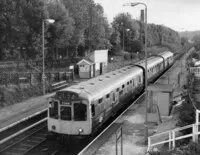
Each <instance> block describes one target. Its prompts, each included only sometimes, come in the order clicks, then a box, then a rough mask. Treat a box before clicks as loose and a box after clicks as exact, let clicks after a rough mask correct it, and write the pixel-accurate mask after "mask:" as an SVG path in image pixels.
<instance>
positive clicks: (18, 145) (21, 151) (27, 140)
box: [0, 121, 47, 155]
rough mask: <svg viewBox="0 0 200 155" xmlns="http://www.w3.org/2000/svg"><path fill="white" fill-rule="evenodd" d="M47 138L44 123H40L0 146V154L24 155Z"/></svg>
mask: <svg viewBox="0 0 200 155" xmlns="http://www.w3.org/2000/svg"><path fill="white" fill-rule="evenodd" d="M46 136H47V125H46V121H42V122H41V123H39V124H38V125H36V126H34V127H33V128H31V129H29V130H27V131H26V132H23V133H22V134H20V135H18V136H16V137H15V138H13V139H12V140H10V141H8V142H6V143H4V145H3V146H1V150H0V154H3V155H4V154H5V155H25V154H28V152H30V151H31V150H32V149H33V148H35V147H37V146H38V145H40V144H41V143H43V142H44V141H46Z"/></svg>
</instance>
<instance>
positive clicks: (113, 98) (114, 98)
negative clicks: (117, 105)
mask: <svg viewBox="0 0 200 155" xmlns="http://www.w3.org/2000/svg"><path fill="white" fill-rule="evenodd" d="M113 101H115V94H114V93H113Z"/></svg>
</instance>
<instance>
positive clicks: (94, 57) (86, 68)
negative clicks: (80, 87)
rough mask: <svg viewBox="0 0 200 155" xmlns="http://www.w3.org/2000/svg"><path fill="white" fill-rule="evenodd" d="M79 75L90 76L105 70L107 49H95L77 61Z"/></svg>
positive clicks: (81, 76) (82, 76) (100, 73)
mask: <svg viewBox="0 0 200 155" xmlns="http://www.w3.org/2000/svg"><path fill="white" fill-rule="evenodd" d="M77 65H78V68H79V77H80V78H92V77H96V76H98V75H102V74H104V73H106V72H107V66H108V50H95V51H93V52H92V53H91V54H90V55H89V56H87V57H85V58H83V59H82V60H80V61H79V62H78V63H77Z"/></svg>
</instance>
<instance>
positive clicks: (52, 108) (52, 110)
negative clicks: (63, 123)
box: [49, 101, 58, 119]
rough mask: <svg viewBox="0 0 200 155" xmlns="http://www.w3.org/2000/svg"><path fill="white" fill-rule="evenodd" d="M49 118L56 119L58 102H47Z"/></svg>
mask: <svg viewBox="0 0 200 155" xmlns="http://www.w3.org/2000/svg"><path fill="white" fill-rule="evenodd" d="M49 117H51V118H55V119H58V102H57V101H52V102H49Z"/></svg>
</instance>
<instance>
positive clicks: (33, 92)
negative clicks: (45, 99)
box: [0, 85, 42, 107]
mask: <svg viewBox="0 0 200 155" xmlns="http://www.w3.org/2000/svg"><path fill="white" fill-rule="evenodd" d="M41 94H42V87H41V86H40V85H38V86H30V87H27V88H21V87H18V86H16V85H12V86H9V87H0V107H3V106H6V105H12V104H15V103H18V102H21V101H23V100H25V99H28V98H30V97H33V96H38V95H41Z"/></svg>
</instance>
